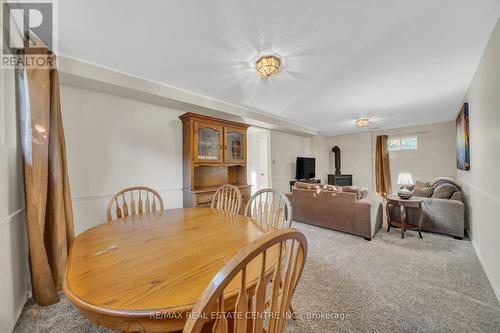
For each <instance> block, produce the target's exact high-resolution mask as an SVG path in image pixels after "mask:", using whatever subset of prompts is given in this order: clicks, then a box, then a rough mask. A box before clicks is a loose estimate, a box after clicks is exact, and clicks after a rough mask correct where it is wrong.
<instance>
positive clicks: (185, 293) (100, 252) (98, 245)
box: [63, 208, 279, 332]
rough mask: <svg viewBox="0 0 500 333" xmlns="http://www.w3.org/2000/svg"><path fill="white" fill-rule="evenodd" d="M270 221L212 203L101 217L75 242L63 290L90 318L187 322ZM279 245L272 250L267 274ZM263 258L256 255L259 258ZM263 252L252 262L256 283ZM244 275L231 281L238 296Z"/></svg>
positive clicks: (143, 327)
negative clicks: (104, 220) (101, 220)
mask: <svg viewBox="0 0 500 333" xmlns="http://www.w3.org/2000/svg"><path fill="white" fill-rule="evenodd" d="M273 230H274V229H273V228H272V227H270V226H269V227H267V226H263V225H261V224H259V223H258V222H256V221H255V220H253V219H252V218H250V217H246V216H242V215H236V214H232V213H227V212H223V211H219V210H216V209H212V208H180V209H168V210H164V211H163V212H161V214H159V213H158V212H156V213H155V214H153V213H149V214H142V215H137V216H130V217H126V218H123V219H117V220H113V221H111V222H109V223H103V224H100V225H97V226H95V227H93V228H91V229H89V230H87V231H84V232H83V233H81V234H80V235H79V236H78V237H76V238H75V240H74V241H73V243H72V245H71V250H70V254H69V258H68V265H67V269H66V277H65V281H64V287H63V289H64V293H65V294H66V296H67V297H68V298H69V300H70V301H71V302H73V304H74V305H75V306H76V307H77V308H78V309H79V310H80V311H81V312H82V313H83V314H84V315H85V316H86V317H87V318H88V319H90V320H91V321H93V322H94V323H96V324H98V325H102V326H105V327H109V328H112V329H116V330H120V331H126V332H170V331H178V330H182V328H183V327H184V324H185V322H186V320H187V318H188V316H189V311H190V310H191V309H192V307H193V305H194V304H195V303H196V301H197V300H198V299H199V298H200V296H201V294H202V292H203V290H204V289H205V288H206V287H207V286H208V284H209V283H210V281H211V280H212V278H214V276H215V275H216V274H217V273H218V272H219V270H220V269H221V268H222V267H223V266H224V265H225V264H226V263H227V262H228V261H229V260H230V259H231V258H232V257H233V256H234V255H235V254H236V253H237V252H238V251H239V250H241V249H242V248H243V247H245V246H246V245H247V244H249V243H251V242H252V241H254V240H256V239H257V238H259V237H261V236H262V235H264V234H266V233H268V232H271V231H273ZM278 256H279V255H278V252H277V250H276V253H275V255H273V253H270V254H269V255H268V256H266V258H267V259H266V270H267V272H269V276H270V275H271V273H272V270H273V266H274V265H275V264H276V262H277V260H278ZM257 259H258V260H257ZM260 265H261V259H259V258H256V259H255V260H254V262H253V263H251V264H250V265H249V266H248V267H247V276H248V277H247V281H248V286H249V287H248V288H252V287H253V286H255V284H256V281H257V279H258V276H259V272H260V271H259V267H260ZM238 280H239V276H237V278H235V280H234V281H233V282H232V283H231V284H230V285H229V286H228V288H226V290H225V298H227V299H228V300H229V299H230V298H231V297H234V298H235V297H236V295H237V290H238V288H239V287H238V286H239V285H240V282H239V281H238Z"/></svg>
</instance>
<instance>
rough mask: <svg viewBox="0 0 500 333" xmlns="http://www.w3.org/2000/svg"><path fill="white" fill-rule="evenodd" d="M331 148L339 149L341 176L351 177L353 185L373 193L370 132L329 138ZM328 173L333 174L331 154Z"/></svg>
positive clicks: (333, 164) (333, 167) (333, 165)
mask: <svg viewBox="0 0 500 333" xmlns="http://www.w3.org/2000/svg"><path fill="white" fill-rule="evenodd" d="M330 142H331V146H332V147H333V146H339V148H340V156H341V162H340V169H341V172H342V174H346V175H352V178H353V185H356V186H360V187H366V188H368V191H369V193H373V192H374V190H373V167H372V158H373V153H372V150H373V146H372V134H371V133H370V132H365V133H358V134H347V135H339V136H334V137H332V138H331V141H330ZM330 171H331V172H332V173H334V172H335V159H334V155H333V153H332V155H331V158H330Z"/></svg>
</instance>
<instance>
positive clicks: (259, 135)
mask: <svg viewBox="0 0 500 333" xmlns="http://www.w3.org/2000/svg"><path fill="white" fill-rule="evenodd" d="M270 135H271V134H270V133H269V130H266V129H263V128H259V127H253V126H251V127H249V128H248V131H247V142H248V143H247V149H248V153H247V154H248V156H247V161H248V169H247V178H248V183H249V184H250V185H252V194H254V193H255V192H257V191H259V190H262V189H264V188H271V164H270V161H271V141H270Z"/></svg>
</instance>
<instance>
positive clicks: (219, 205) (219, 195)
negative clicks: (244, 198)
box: [210, 184, 241, 214]
mask: <svg viewBox="0 0 500 333" xmlns="http://www.w3.org/2000/svg"><path fill="white" fill-rule="evenodd" d="M210 207H212V208H216V209H220V210H224V211H226V212H230V213H235V214H238V213H239V211H240V207H241V192H240V189H239V188H238V187H236V186H234V185H231V184H225V185H222V186H221V187H219V189H218V190H217V192H215V195H214V197H213V199H212V204H211V205H210Z"/></svg>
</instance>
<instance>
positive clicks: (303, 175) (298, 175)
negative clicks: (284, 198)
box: [295, 157, 316, 179]
mask: <svg viewBox="0 0 500 333" xmlns="http://www.w3.org/2000/svg"><path fill="white" fill-rule="evenodd" d="M314 177H316V159H315V158H311V157H297V168H296V171H295V179H313V178H314Z"/></svg>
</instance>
